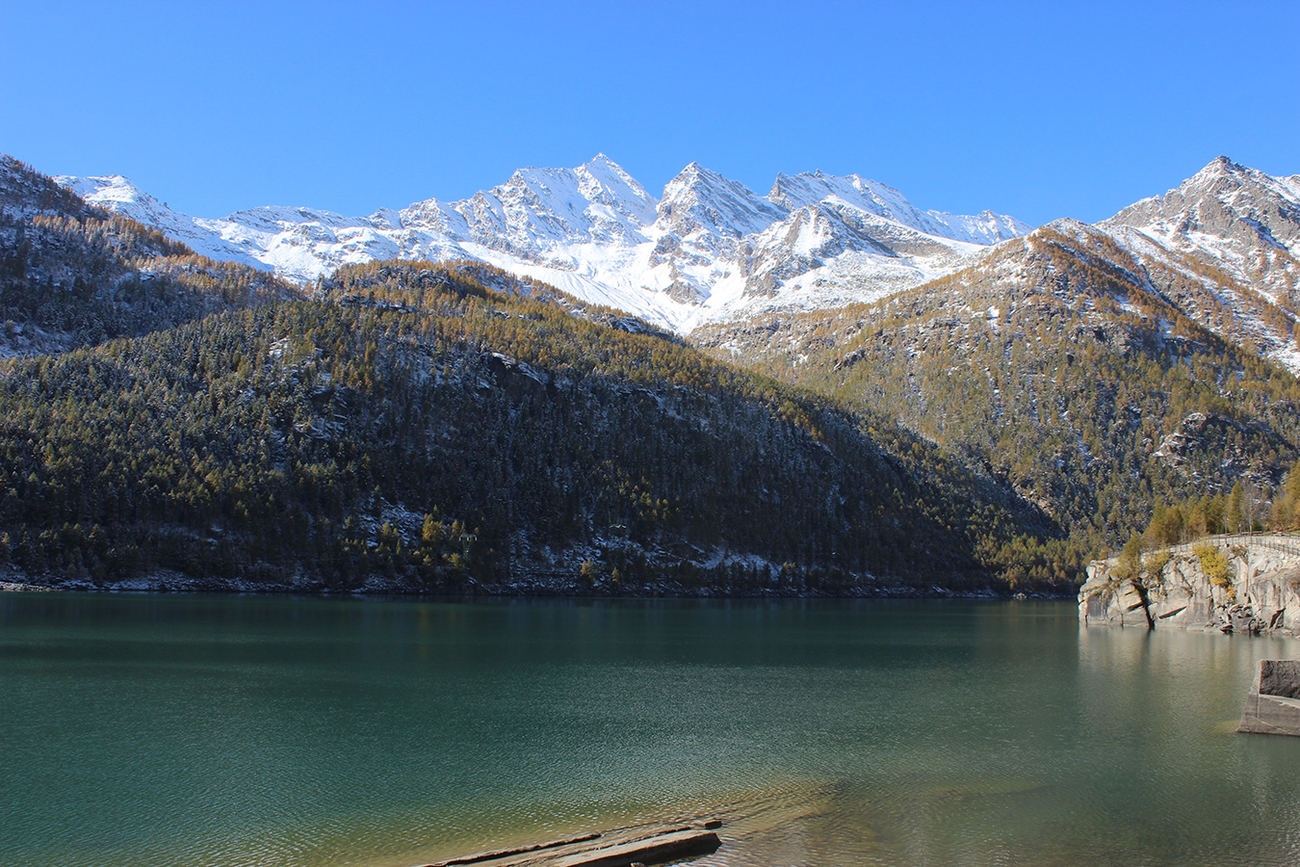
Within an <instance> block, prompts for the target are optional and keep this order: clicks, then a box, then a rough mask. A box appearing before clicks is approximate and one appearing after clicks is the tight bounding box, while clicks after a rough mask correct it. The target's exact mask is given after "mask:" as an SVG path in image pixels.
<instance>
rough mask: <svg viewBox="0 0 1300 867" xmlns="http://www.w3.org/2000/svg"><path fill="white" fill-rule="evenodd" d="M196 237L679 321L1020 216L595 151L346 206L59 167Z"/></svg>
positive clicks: (901, 262) (886, 279) (878, 266)
mask: <svg viewBox="0 0 1300 867" xmlns="http://www.w3.org/2000/svg"><path fill="white" fill-rule="evenodd" d="M59 181H60V183H62V184H64V185H65V186H69V187H72V188H74V189H76V190H78V191H79V192H82V193H84V194H85V195H86V196H87V198H88V199H89V200H90V201H91V202H92V203H95V204H99V205H101V206H103V207H106V208H109V209H110V210H113V211H115V212H117V213H121V214H123V215H126V216H130V217H133V218H135V219H137V220H139V221H141V222H143V223H146V224H149V225H153V226H155V227H157V228H159V229H161V230H162V231H163V232H165V233H166V234H168V235H169V236H171V237H174V238H177V239H179V240H182V241H184V242H186V243H187V244H189V245H190V246H191V247H193V248H194V249H195V250H197V251H198V252H201V253H204V254H205V255H208V256H211V257H213V258H218V259H234V260H238V261H241V262H246V263H250V264H255V265H258V266H260V267H264V268H271V269H273V270H274V271H276V272H277V273H279V274H282V275H284V276H286V277H290V278H292V279H295V280H299V281H303V282H308V281H312V280H315V279H316V278H318V277H321V276H325V275H328V274H330V273H332V272H333V271H334V270H335V269H336V268H338V267H339V266H341V265H344V264H348V263H352V262H367V261H373V260H376V259H392V258H401V259H429V260H433V261H446V260H452V259H477V260H480V261H485V262H488V263H490V264H492V265H496V266H497V267H500V268H503V269H505V270H507V271H510V272H512V273H516V274H519V275H522V276H528V277H533V278H536V279H540V280H543V281H545V282H548V283H551V284H553V285H555V286H557V287H559V288H561V289H563V290H565V291H567V292H570V293H572V294H574V295H577V296H578V297H580V298H583V299H584V300H587V301H592V302H594V303H598V304H606V305H609V306H612V307H618V308H621V309H624V310H627V311H629V312H632V313H635V314H637V315H640V316H643V317H646V318H647V319H651V320H653V321H656V322H659V323H662V324H664V325H667V326H668V327H670V328H673V329H676V330H678V331H682V332H686V331H689V330H691V328H693V327H694V326H695V325H697V324H699V323H701V322H703V321H709V320H713V319H720V318H728V317H731V316H739V315H745V314H747V313H749V312H753V311H755V310H757V309H769V308H771V307H790V308H801V309H806V308H810V307H825V306H833V305H836V304H843V303H847V302H848V301H853V300H863V299H864V298H867V297H877V296H878V295H879V294H881V293H886V294H888V293H890V292H894V291H898V290H901V289H905V288H909V287H911V286H915V285H919V284H920V283H922V282H924V281H925V280H927V279H930V278H932V277H934V276H938V275H940V274H944V273H949V272H951V271H952V270H953V269H955V268H958V267H961V266H962V265H963V264H964V263H966V262H968V261H969V260H970V259H971V257H973V256H978V255H981V254H982V252H983V250H984V246H983V245H986V244H988V243H992V242H995V241H998V240H1001V239H1002V238H1005V237H1014V236H1015V235H1017V234H1021V233H1022V232H1023V230H1024V229H1025V228H1026V227H1023V226H1022V224H1019V223H1016V221H1014V220H1011V219H1010V218H1007V217H1000V216H998V215H995V214H991V213H989V212H984V213H982V214H979V215H976V216H954V215H951V214H944V213H941V212H936V211H928V212H921V211H919V210H917V209H916V208H914V207H913V206H912V205H911V204H910V203H908V201H907V199H906V198H905V197H904V196H903V195H902V194H901V193H900V192H898V191H897V190H895V189H893V188H892V187H888V186H885V185H884V184H880V183H877V182H875V181H870V180H866V179H864V178H862V177H861V176H859V175H850V176H848V177H837V176H834V175H828V174H825V173H823V172H820V171H818V172H811V173H804V174H801V175H779V176H778V177H777V180H776V184H775V185H774V186H773V188H772V193H771V194H770V195H769V196H767V197H764V196H761V195H758V194H757V193H755V192H754V191H753V190H751V189H750V188H749V187H747V186H745V185H744V184H742V183H739V182H737V181H733V180H731V179H729V178H726V177H724V176H723V175H721V174H719V173H718V172H716V171H713V170H711V169H708V168H705V167H704V166H702V165H700V164H699V163H697V162H692V163H690V164H689V165H687V166H686V167H685V168H684V169H682V171H681V172H680V173H678V175H677V176H676V177H674V178H673V179H672V180H671V181H669V182H668V184H667V185H666V186H665V188H664V191H663V197H662V199H656V198H655V197H654V196H653V195H651V194H650V193H648V192H647V191H646V189H645V188H644V187H643V186H642V185H641V184H640V183H638V182H637V180H636V179H635V178H633V177H632V176H631V175H630V174H628V172H627V171H626V170H624V169H623V168H622V167H621V166H620V165H619V164H618V163H616V162H614V161H613V160H612V159H610V158H609V157H608V156H607V155H605V154H603V153H598V154H596V155H595V156H593V157H592V158H591V159H589V160H587V161H586V162H585V163H582V164H581V165H579V166H576V167H574V168H537V167H533V168H523V169H519V170H518V171H516V172H514V173H513V174H511V176H510V177H509V178H508V179H507V180H506V181H505V182H504V183H502V184H498V185H497V186H495V187H493V188H491V189H488V190H482V191H480V192H478V193H475V194H474V195H472V196H470V197H469V198H466V199H463V200H461V201H442V200H439V199H433V198H430V199H425V200H424V201H419V202H415V203H414V204H411V205H409V206H408V207H406V208H404V209H402V210H400V211H398V210H394V209H391V208H381V209H379V210H377V211H375V212H374V213H372V214H370V215H369V216H363V217H347V216H343V215H341V214H337V213H333V212H330V211H323V210H316V209H311V208H292V207H260V208H252V209H248V210H243V211H239V212H237V213H235V214H232V215H230V216H229V217H226V218H222V219H204V218H196V217H191V216H188V215H185V214H180V213H178V212H176V211H173V210H171V209H170V208H168V207H167V206H166V205H165V204H163V203H160V202H158V201H157V200H156V199H154V198H153V197H151V196H149V195H148V194H147V193H144V192H142V191H140V190H139V189H138V188H136V187H135V186H134V185H133V184H131V183H130V182H129V181H128V180H126V179H125V178H120V177H103V178H60V179H59Z"/></svg>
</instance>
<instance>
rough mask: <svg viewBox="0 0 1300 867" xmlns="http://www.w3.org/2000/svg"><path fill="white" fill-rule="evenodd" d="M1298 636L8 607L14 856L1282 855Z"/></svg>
mask: <svg viewBox="0 0 1300 867" xmlns="http://www.w3.org/2000/svg"><path fill="white" fill-rule="evenodd" d="M1296 656H1300V644H1298V643H1297V642H1296V641H1295V640H1293V639H1281V638H1249V637H1241V636H1222V635H1202V634H1189V633H1183V632H1175V631H1168V632H1160V631H1158V632H1156V633H1155V634H1147V633H1145V632H1142V631H1136V630H1120V629H1112V628H1093V629H1081V628H1080V627H1079V626H1078V624H1077V622H1076V619H1075V607H1074V606H1073V604H1070V603H1051V602H898V601H889V602H843V601H815V602H814V601H797V600H796V601H781V602H757V601H738V602H712V601H711V602H695V601H621V602H581V601H579V602H537V601H531V602H520V601H516V602H499V603H470V604H461V603H447V602H410V601H393V600H353V599H348V600H331V599H293V598H255V597H211V596H208V597H204V596H183V595H176V596H143V595H140V596H117V595H70V594H36V593H30V594H28V593H9V594H0V865H49V864H92V863H93V864H95V865H97V867H107V865H143V867H151V865H304V867H305V865H360V867H388V865H415V864H422V863H426V862H428V861H431V860H434V859H436V858H438V857H441V856H449V855H454V854H463V853H464V852H468V851H476V850H479V849H483V848H489V847H492V846H494V845H499V844H508V843H513V842H519V841H525V840H536V839H541V838H549V837H552V836H554V835H558V834H562V833H565V832H568V831H572V830H578V829H584V828H600V827H603V826H613V825H618V824H622V823H627V822H631V821H637V820H641V819H654V818H659V817H665V818H667V817H677V816H685V815H704V814H718V815H721V816H723V817H724V818H725V819H726V821H727V825H726V826H725V827H724V829H723V832H724V845H723V848H722V849H720V850H719V851H718V852H717V853H716V854H715V855H713V856H710V857H709V858H707V859H704V860H703V861H701V862H698V863H700V864H703V865H856V864H869V865H875V864H880V865H885V864H889V865H992V864H997V865H1031V864H1032V865H1054V864H1062V865H1065V864H1089V865H1108V864H1114V865H1121V864H1123V865H1133V864H1143V865H1247V864H1249V865H1268V864H1300V739H1289V738H1269V737H1262V736H1244V735H1237V734H1233V733H1232V732H1231V729H1232V727H1233V726H1234V725H1235V722H1236V720H1237V718H1238V717H1239V715H1240V712H1241V706H1242V702H1243V699H1244V697H1245V694H1246V691H1247V689H1248V688H1249V685H1250V680H1251V676H1252V673H1253V671H1254V668H1255V664H1256V661H1257V660H1258V659H1261V658H1276V657H1296Z"/></svg>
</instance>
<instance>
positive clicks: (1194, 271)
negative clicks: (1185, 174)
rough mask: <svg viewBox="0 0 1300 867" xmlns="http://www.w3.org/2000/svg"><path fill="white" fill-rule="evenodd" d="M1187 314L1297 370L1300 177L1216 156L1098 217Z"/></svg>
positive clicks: (1299, 354)
mask: <svg viewBox="0 0 1300 867" xmlns="http://www.w3.org/2000/svg"><path fill="white" fill-rule="evenodd" d="M1098 228H1100V229H1102V230H1104V231H1106V232H1109V233H1110V234H1111V236H1112V237H1113V238H1114V239H1115V240H1116V241H1117V242H1118V243H1119V244H1121V245H1122V246H1123V247H1124V248H1125V249H1127V250H1128V251H1129V252H1130V253H1132V254H1133V255H1134V256H1135V257H1136V258H1137V259H1138V261H1140V262H1142V263H1143V265H1144V266H1146V267H1147V268H1148V269H1160V270H1166V271H1169V272H1171V273H1173V274H1176V275H1177V277H1178V279H1177V280H1176V281H1174V282H1172V283H1171V285H1172V286H1174V287H1175V288H1173V289H1170V290H1166V294H1167V295H1169V297H1171V298H1172V299H1173V300H1175V301H1176V302H1177V303H1178V304H1179V305H1180V306H1181V307H1182V308H1183V309H1184V311H1185V312H1187V313H1188V315H1190V316H1192V318H1193V319H1196V320H1198V321H1200V322H1201V323H1203V324H1205V325H1207V326H1209V327H1210V328H1211V329H1212V330H1214V331H1215V332H1217V333H1219V334H1220V335H1221V336H1223V337H1225V338H1227V339H1229V340H1232V341H1233V342H1235V343H1243V342H1247V341H1248V342H1250V343H1251V344H1253V345H1254V347H1255V348H1256V349H1257V350H1258V351H1259V352H1260V353H1261V354H1263V355H1266V356H1268V357H1271V358H1273V359H1275V360H1277V361H1279V362H1281V363H1282V364H1284V365H1286V366H1287V367H1289V368H1290V369H1291V370H1292V371H1295V372H1300V352H1298V351H1297V347H1296V340H1295V336H1294V335H1295V333H1296V332H1297V331H1298V330H1300V329H1298V328H1297V317H1296V312H1295V311H1297V310H1300V175H1292V176H1290V177H1272V176H1270V175H1267V174H1264V173H1263V172H1261V171H1258V170H1257V169H1252V168H1249V167H1247V166H1242V165H1239V164H1237V163H1234V162H1232V161H1231V160H1230V159H1228V158H1227V157H1222V156H1221V157H1218V158H1216V159H1215V160H1213V161H1211V162H1210V164H1209V165H1207V166H1206V167H1205V168H1204V169H1202V170H1201V171H1199V172H1197V173H1196V174H1195V175H1193V176H1192V177H1190V178H1188V179H1187V180H1186V181H1184V182H1183V183H1182V184H1180V185H1179V186H1178V188H1177V189H1173V190H1170V191H1168V192H1167V193H1165V194H1164V195H1162V196H1153V197H1151V198H1149V199H1143V200H1141V201H1139V202H1137V203H1135V204H1133V205H1130V206H1129V207H1127V208H1125V209H1124V210H1122V211H1120V212H1119V213H1118V214H1116V215H1115V216H1114V217H1112V218H1110V219H1109V220H1106V221H1105V222H1103V223H1101V224H1099V227H1098Z"/></svg>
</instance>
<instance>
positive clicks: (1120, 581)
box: [1079, 534, 1300, 634]
mask: <svg viewBox="0 0 1300 867" xmlns="http://www.w3.org/2000/svg"><path fill="white" fill-rule="evenodd" d="M1087 574H1088V578H1087V581H1085V583H1084V585H1083V586H1082V587H1081V588H1080V589H1079V621H1080V622H1081V623H1084V624H1087V625H1118V626H1140V627H1143V628H1150V629H1158V628H1160V629H1162V628H1169V627H1174V628H1181V629H1197V630H1206V631H1222V632H1238V633H1243V632H1244V633H1254V632H1265V631H1273V632H1286V633H1291V634H1295V633H1297V632H1300V537H1297V536H1288V535H1282V534H1259V535H1247V534H1238V535H1229V536H1211V537H1208V538H1206V539H1202V540H1200V541H1198V542H1193V543H1189V544H1185V545H1174V546H1170V547H1165V548H1158V549H1153V550H1148V551H1143V552H1133V551H1129V552H1126V553H1124V554H1120V555H1118V556H1115V557H1111V558H1109V559H1105V560H1094V561H1092V562H1091V563H1090V564H1088V571H1087Z"/></svg>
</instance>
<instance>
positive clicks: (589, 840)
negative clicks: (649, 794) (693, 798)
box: [426, 819, 722, 867]
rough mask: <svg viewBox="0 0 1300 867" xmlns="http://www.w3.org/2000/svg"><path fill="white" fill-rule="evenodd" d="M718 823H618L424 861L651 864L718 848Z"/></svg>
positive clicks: (513, 866)
mask: <svg viewBox="0 0 1300 867" xmlns="http://www.w3.org/2000/svg"><path fill="white" fill-rule="evenodd" d="M721 826H722V822H721V821H719V820H717V819H710V820H708V821H703V822H695V823H692V824H689V825H687V824H677V825H638V826H634V827H631V828H616V829H613V830H610V831H602V832H595V833H590V834H582V835H579V836H575V837H566V838H564V839H562V840H553V841H550V842H547V843H537V844H533V845H529V846H519V847H515V848H511V849H498V850H494V851H490V852H480V853H477V854H474V855H465V856H461V857H457V858H449V859H447V860H445V861H439V862H437V863H434V864H429V865H426V867H470V865H474V867H631V865H633V864H643V865H646V867H650V865H654V864H663V863H666V862H669V861H682V860H686V859H689V858H698V857H700V856H702V855H708V854H711V853H713V852H716V851H717V850H718V848H719V847H720V846H721V845H722V840H721V838H719V837H718V834H717V829H718V828H720V827H721Z"/></svg>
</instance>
